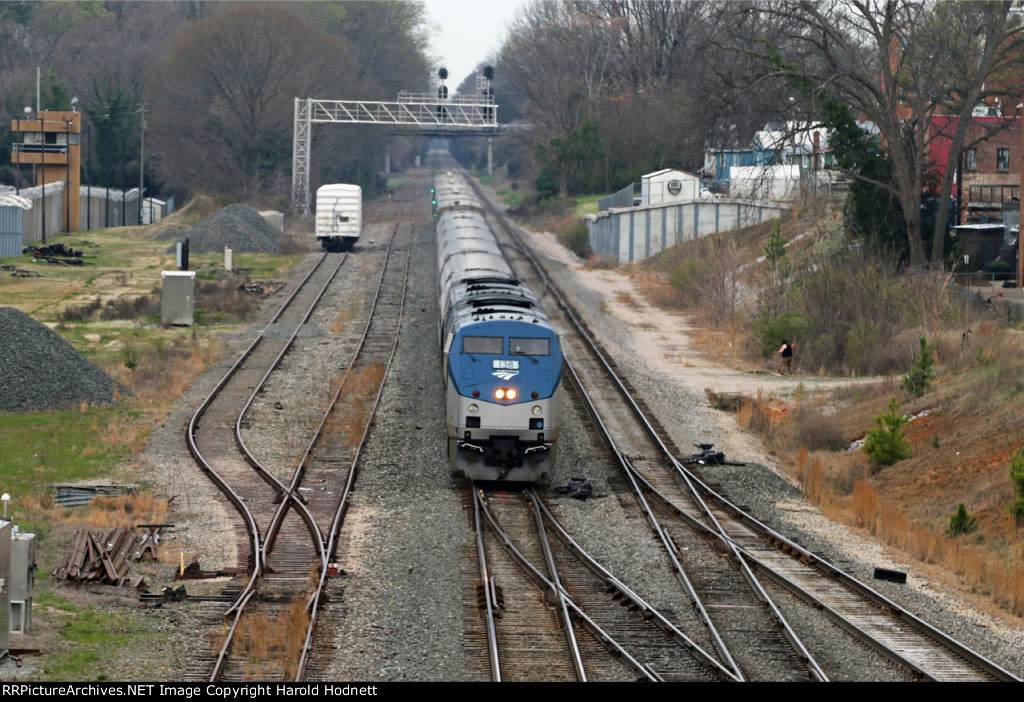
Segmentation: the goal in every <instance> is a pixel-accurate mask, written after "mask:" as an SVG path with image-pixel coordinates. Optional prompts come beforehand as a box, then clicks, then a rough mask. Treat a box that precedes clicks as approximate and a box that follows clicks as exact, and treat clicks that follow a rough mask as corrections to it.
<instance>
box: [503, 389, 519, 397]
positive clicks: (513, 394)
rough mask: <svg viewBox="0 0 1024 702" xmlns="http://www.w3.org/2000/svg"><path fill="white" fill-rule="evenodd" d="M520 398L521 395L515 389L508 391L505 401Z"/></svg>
mask: <svg viewBox="0 0 1024 702" xmlns="http://www.w3.org/2000/svg"><path fill="white" fill-rule="evenodd" d="M518 396H519V393H517V392H516V389H515V388H509V389H508V390H506V391H505V399H506V400H514V399H516V398H517V397H518Z"/></svg>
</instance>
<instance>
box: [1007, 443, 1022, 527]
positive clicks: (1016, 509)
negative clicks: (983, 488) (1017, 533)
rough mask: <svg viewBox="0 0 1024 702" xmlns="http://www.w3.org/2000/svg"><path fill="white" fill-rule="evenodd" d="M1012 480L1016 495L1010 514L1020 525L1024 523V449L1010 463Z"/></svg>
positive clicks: (1014, 455)
mask: <svg viewBox="0 0 1024 702" xmlns="http://www.w3.org/2000/svg"><path fill="white" fill-rule="evenodd" d="M1010 480H1012V481H1013V492H1014V495H1015V498H1014V501H1013V504H1012V505H1010V512H1011V513H1012V514H1013V518H1014V519H1016V520H1017V523H1018V524H1020V523H1021V522H1024V448H1022V449H1020V450H1018V451H1017V453H1015V454H1013V461H1012V462H1011V463H1010Z"/></svg>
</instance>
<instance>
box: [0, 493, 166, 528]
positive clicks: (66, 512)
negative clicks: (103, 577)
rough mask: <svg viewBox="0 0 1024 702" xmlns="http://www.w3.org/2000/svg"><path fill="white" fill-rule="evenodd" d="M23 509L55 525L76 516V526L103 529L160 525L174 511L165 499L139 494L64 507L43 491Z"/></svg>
mask: <svg viewBox="0 0 1024 702" xmlns="http://www.w3.org/2000/svg"><path fill="white" fill-rule="evenodd" d="M19 501H20V502H21V509H22V510H23V511H24V513H26V514H30V515H32V518H33V519H45V520H48V521H52V522H57V521H67V520H68V518H69V516H73V518H74V523H75V524H77V525H80V526H89V527H96V528H102V529H111V528H114V527H119V526H129V527H131V526H134V525H136V524H161V523H164V522H166V521H167V515H168V514H169V513H170V511H171V507H170V503H169V502H168V501H167V499H166V498H163V497H156V496H154V495H153V494H152V493H149V492H145V491H141V490H136V491H135V492H132V493H130V494H128V495H118V496H114V497H96V498H94V499H93V500H92V501H91V502H89V503H88V504H86V505H82V506H80V507H74V508H67V507H61V506H59V505H57V504H56V503H55V502H54V496H53V492H52V491H51V490H44V491H41V492H37V493H35V494H32V495H26V496H25V497H23V498H21V499H20V500H19Z"/></svg>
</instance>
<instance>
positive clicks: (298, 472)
mask: <svg viewBox="0 0 1024 702" xmlns="http://www.w3.org/2000/svg"><path fill="white" fill-rule="evenodd" d="M401 220H402V217H401V215H400V216H399V220H398V223H396V225H395V230H394V232H393V233H392V236H391V239H390V242H389V245H388V251H387V254H386V255H385V261H384V264H383V266H382V267H381V273H380V277H379V280H378V285H377V290H376V295H375V297H374V303H373V308H372V310H371V312H370V314H369V318H368V321H367V323H366V327H365V329H364V331H363V335H362V339H361V341H360V342H359V345H358V351H357V352H356V354H355V357H354V359H353V362H352V363H351V364H350V365H349V366H348V369H347V371H346V373H345V374H344V376H343V377H342V378H341V380H340V382H338V385H337V388H336V391H335V392H334V394H333V397H332V398H331V400H330V403H329V406H328V408H327V410H326V411H325V412H324V414H323V417H322V418H321V420H320V421H319V424H318V426H317V428H316V430H315V431H314V432H313V436H312V439H311V440H310V441H309V444H308V446H307V447H306V450H305V452H304V454H303V455H302V456H301V458H299V459H298V462H297V465H296V467H295V469H294V471H293V472H292V475H291V476H290V477H288V478H286V480H283V481H282V480H279V479H278V478H277V477H275V476H274V475H272V474H271V473H270V472H269V471H267V470H266V469H264V468H263V467H262V466H261V465H260V463H259V461H258V460H257V459H256V458H255V457H254V456H253V455H252V453H251V452H250V451H249V450H248V448H247V447H246V446H245V442H244V441H243V440H242V431H241V428H242V425H243V423H244V417H245V414H246V411H247V410H248V409H249V408H250V407H251V405H252V402H253V400H254V398H255V397H256V396H257V394H258V393H259V391H260V388H261V387H263V386H264V384H265V383H266V382H267V379H268V378H269V377H270V375H271V373H272V372H273V371H274V369H275V368H277V367H278V366H279V364H280V362H281V359H282V358H283V357H284V355H285V353H287V351H288V349H289V348H291V345H292V343H293V342H294V340H295V338H296V337H297V336H298V333H299V329H300V327H301V326H302V324H303V323H305V321H306V320H308V319H309V317H310V315H311V314H312V312H313V309H314V308H315V307H316V305H317V304H318V302H319V300H320V299H321V298H322V296H323V291H324V290H326V287H327V285H328V284H329V282H330V280H331V279H333V278H334V276H335V275H336V273H337V270H338V269H339V268H340V263H339V264H338V266H337V267H336V268H334V270H333V272H332V273H331V274H330V276H329V279H328V280H327V281H326V282H325V283H324V284H323V285H322V286H321V288H320V291H319V292H318V294H316V295H310V294H308V293H303V291H304V290H311V289H313V287H314V286H315V285H316V282H315V281H317V280H318V277H314V274H315V273H316V271H318V270H320V268H321V265H320V264H318V265H317V267H316V268H315V269H314V271H313V272H311V274H310V276H307V278H306V279H304V280H303V281H302V283H301V284H300V286H299V287H298V289H297V290H296V292H295V293H294V294H293V296H292V297H291V298H289V300H288V301H286V303H285V304H284V305H283V306H282V309H281V310H280V311H279V312H278V315H276V316H275V318H274V320H273V321H272V322H271V325H269V326H268V330H269V329H271V327H273V326H274V325H275V324H280V323H281V320H282V319H287V320H289V322H290V325H291V326H290V327H289V328H290V329H292V331H291V334H290V335H289V336H288V340H287V341H285V342H283V343H280V342H278V343H276V344H275V343H273V342H268V340H270V339H274V340H277V339H280V338H282V337H283V336H284V335H283V334H282V333H281V332H280V329H279V328H278V329H277V333H274V334H268V333H267V330H265V331H264V333H263V334H261V335H260V337H259V338H258V339H257V341H256V342H254V344H253V345H252V346H251V347H250V349H249V350H248V351H247V352H246V353H245V354H243V357H242V358H241V359H240V360H239V362H238V363H236V364H235V366H234V367H233V368H232V369H231V371H229V373H228V375H227V376H226V377H225V379H224V380H222V381H221V383H220V384H218V386H217V388H216V389H215V390H214V392H213V393H212V394H211V396H210V398H208V399H207V401H205V402H204V403H203V405H202V406H201V407H200V409H199V411H197V413H196V416H195V417H194V418H193V421H192V423H191V424H190V431H189V443H190V448H191V449H192V451H193V455H194V456H195V457H196V460H197V461H198V462H200V465H202V466H203V467H204V469H205V470H207V472H208V474H210V475H211V477H212V478H213V479H214V481H215V482H216V483H217V484H218V485H219V486H220V487H221V489H222V491H223V492H224V493H225V494H226V495H227V496H228V498H229V499H230V500H231V502H232V504H234V505H235V506H236V509H237V510H238V511H239V514H241V515H243V519H242V522H243V523H244V525H245V528H246V536H245V539H244V541H245V542H247V543H249V545H250V546H249V551H248V553H247V554H246V557H245V562H244V564H240V568H239V570H240V571H243V572H244V573H245V575H244V576H241V577H239V578H236V580H237V581H238V582H235V583H233V584H232V585H231V586H229V588H228V590H227V591H228V592H230V593H231V594H233V595H234V596H235V601H234V603H233V604H232V605H231V607H229V608H228V610H227V611H226V612H224V613H223V614H222V616H223V618H224V619H225V622H226V624H225V630H224V633H223V634H222V635H221V636H218V637H217V640H215V641H214V642H213V644H212V648H211V652H210V655H209V656H208V657H207V659H205V660H203V661H200V662H199V665H198V666H197V667H196V669H195V670H191V671H189V673H188V674H187V677H188V678H191V679H207V680H210V681H218V680H239V679H248V678H252V677H258V678H261V679H302V677H303V675H304V674H305V671H306V669H307V666H308V665H309V662H310V660H311V655H310V653H311V651H312V650H313V649H314V648H315V638H314V631H315V630H316V629H315V625H316V620H317V613H318V610H319V606H320V604H321V598H322V593H323V591H324V588H325V585H326V583H327V575H328V571H329V568H328V563H329V561H330V558H331V557H332V554H333V551H334V547H335V543H336V538H337V533H338V531H340V528H341V524H342V520H343V517H344V511H345V504H346V500H347V495H348V493H349V491H350V490H351V486H352V483H353V482H354V479H355V464H356V461H357V460H358V455H359V448H360V446H361V445H362V443H363V441H365V438H366V436H367V433H368V431H369V426H370V422H371V420H372V416H373V412H374V410H375V408H376V400H373V401H370V402H365V401H364V399H363V396H364V394H367V393H368V394H369V396H370V397H371V398H372V397H374V396H376V397H377V398H379V394H380V389H381V388H382V386H383V380H384V377H385V375H386V371H387V366H388V365H389V364H390V359H391V354H392V353H393V348H394V342H395V339H396V338H397V333H398V328H399V325H400V323H401V311H402V303H403V300H404V281H405V279H406V276H407V272H408V260H409V240H410V234H411V225H410V224H408V223H403V222H402V221H401ZM334 257H337V258H340V260H341V261H342V262H343V261H344V260H345V256H344V255H338V254H326V255H324V256H323V257H322V258H321V261H324V260H328V259H329V258H334ZM311 282H312V283H313V284H312V285H311ZM302 310H304V311H302ZM300 311H301V314H300ZM296 319H298V320H299V321H294V320H296ZM389 334H390V339H391V340H390V346H389V345H388V344H389V342H388V341H387V336H388V335H389ZM263 347H265V348H267V349H269V348H271V347H274V348H276V349H277V354H276V355H274V360H273V361H270V360H269V359H270V356H271V354H270V353H269V352H267V351H264V352H263V353H262V354H260V355H258V356H257V355H256V353H255V352H256V351H257V350H262V348H263ZM389 348H390V349H391V351H390V352H388V351H387V349H389ZM257 378H258V380H257ZM246 394H247V395H248V399H245V400H243V399H242V397H243V396H245V395H246ZM224 398H228V399H224ZM211 408H213V409H211ZM235 411H237V412H238V414H237V415H235V416H236V418H235V421H234V423H233V427H234V432H233V433H234V436H233V437H232V438H229V437H227V436H226V433H227V432H228V431H229V429H228V425H229V424H230V422H228V421H226V420H227V419H228V418H230V417H231V416H232V413H234V412H235ZM211 420H212V421H211ZM356 426H358V427H359V430H358V431H356V432H355V434H353V427H356ZM200 427H204V428H205V427H212V428H213V429H214V431H209V432H208V431H204V430H202V429H200ZM339 428H342V430H341V431H339ZM353 436H355V441H353V440H352V437H353ZM232 439H233V440H232ZM225 444H226V445H231V444H236V445H237V446H238V448H239V450H240V453H236V454H235V455H230V454H229V452H226V451H224V450H223V449H222V448H220V447H223V446H224V445H225ZM242 463H244V464H246V466H247V467H248V470H247V471H246V470H245V469H244V468H243V467H241V465H240V464H242ZM254 475H256V476H258V480H257V479H254V477H253V476H254ZM257 482H262V483H263V487H262V489H259V488H258V487H256V486H255V485H256V483H257ZM336 485H340V486H342V488H343V489H338V488H336Z"/></svg>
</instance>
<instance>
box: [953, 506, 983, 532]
mask: <svg viewBox="0 0 1024 702" xmlns="http://www.w3.org/2000/svg"><path fill="white" fill-rule="evenodd" d="M977 528H978V520H976V519H975V518H974V517H972V516H971V515H970V514H968V513H967V508H966V507H964V503H963V502H961V503H960V506H959V507H957V508H956V514H954V515H953V516H952V517H950V518H949V526H948V527H946V533H947V534H949V535H950V536H960V535H961V534H970V533H971V532H972V531H974V530H975V529H977Z"/></svg>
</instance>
